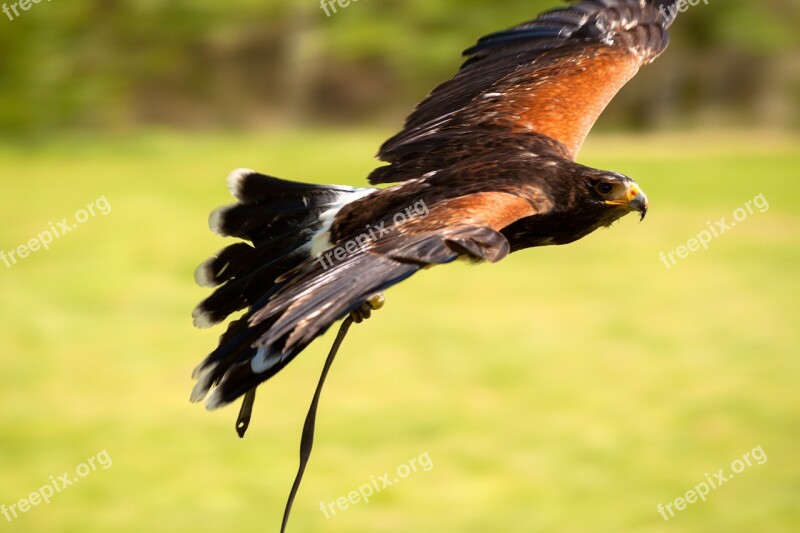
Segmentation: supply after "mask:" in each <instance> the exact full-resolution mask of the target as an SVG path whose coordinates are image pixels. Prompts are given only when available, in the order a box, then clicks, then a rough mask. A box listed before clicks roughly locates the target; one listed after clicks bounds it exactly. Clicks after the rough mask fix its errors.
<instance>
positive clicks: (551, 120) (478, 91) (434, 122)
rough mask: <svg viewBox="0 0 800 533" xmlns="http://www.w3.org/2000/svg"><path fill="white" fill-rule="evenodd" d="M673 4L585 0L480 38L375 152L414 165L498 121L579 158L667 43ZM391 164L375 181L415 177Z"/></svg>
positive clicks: (664, 0)
mask: <svg viewBox="0 0 800 533" xmlns="http://www.w3.org/2000/svg"><path fill="white" fill-rule="evenodd" d="M677 3H678V0H585V1H582V2H578V3H574V4H573V5H570V6H569V7H565V8H562V9H556V10H554V11H550V12H548V13H545V14H543V15H541V16H539V18H537V19H535V20H533V21H530V22H527V23H524V24H521V25H519V26H516V27H514V28H511V29H508V30H505V31H501V32H499V33H494V34H492V35H488V36H486V37H484V38H482V39H481V40H480V41H478V43H477V44H476V45H475V46H473V47H472V48H470V49H468V50H467V51H466V52H464V54H465V55H466V56H469V58H468V60H467V61H466V62H465V63H464V65H463V66H462V67H461V69H460V70H459V72H458V74H457V75H456V76H455V78H453V79H452V80H450V81H448V82H446V83H444V84H442V85H440V86H439V87H438V88H436V89H435V90H434V91H433V92H432V93H431V94H430V95H429V96H428V98H427V99H425V100H424V101H423V102H422V103H420V104H419V105H418V106H417V108H416V109H415V111H414V112H413V113H412V114H411V116H410V117H409V118H408V119H407V121H406V124H405V128H404V129H403V131H401V132H400V133H398V134H397V135H396V136H394V137H392V138H391V139H389V140H388V141H387V142H386V143H385V144H384V145H383V146H382V147H381V150H380V152H379V154H378V155H379V157H380V158H381V159H382V160H384V161H387V162H389V163H392V164H393V166H394V165H397V166H402V167H403V169H404V170H408V169H409V168H408V167H409V162H410V161H412V160H413V159H414V158H419V157H420V156H425V157H427V158H428V159H431V157H432V153H435V152H437V151H438V150H440V149H441V150H442V151H445V150H447V149H448V144H450V143H452V141H453V137H454V135H459V133H460V134H464V133H466V132H471V133H472V134H473V135H475V134H478V132H480V131H482V130H483V131H485V132H486V133H487V134H489V135H490V134H491V133H490V130H492V129H494V130H497V129H500V130H503V131H506V132H509V131H511V132H514V133H523V132H524V133H536V134H539V135H542V136H545V137H548V138H549V139H551V140H552V141H554V144H555V145H556V146H558V147H559V148H560V150H561V152H562V153H563V155H564V157H566V158H569V159H573V160H574V159H575V157H576V156H577V154H578V152H579V151H580V148H581V146H582V144H583V141H584V140H585V138H586V136H587V135H588V133H589V130H590V129H591V128H592V126H593V125H594V123H595V121H596V120H597V118H598V117H599V116H600V114H601V113H602V111H603V110H604V109H605V107H606V106H607V105H608V103H609V102H610V101H611V99H612V98H613V97H614V95H615V94H616V93H617V92H618V91H619V90H620V89H621V88H622V86H623V85H625V83H627V82H628V80H630V79H631V78H632V77H633V76H634V75H635V74H636V72H637V71H638V70H639V68H640V67H641V66H642V65H645V64H647V63H650V62H652V61H653V60H654V59H655V58H656V57H658V56H659V55H660V54H661V53H662V52H663V51H664V50H665V49H666V47H667V44H668V36H667V28H668V27H669V26H670V24H671V23H672V20H673V18H674V13H675V11H676V9H675V4H677ZM443 155H444V154H443ZM390 168H391V167H383V168H382V169H378V170H377V171H376V172H375V173H373V175H372V176H370V181H371V182H372V183H387V182H392V181H398V178H399V179H400V180H403V179H408V178H409V177H411V176H412V175H413V173H411V172H402V173H401V175H400V176H398V175H396V174H395V173H394V172H391V171H389V172H387V170H388V169H390ZM417 170H419V171H431V170H433V169H425V168H419V169H417Z"/></svg>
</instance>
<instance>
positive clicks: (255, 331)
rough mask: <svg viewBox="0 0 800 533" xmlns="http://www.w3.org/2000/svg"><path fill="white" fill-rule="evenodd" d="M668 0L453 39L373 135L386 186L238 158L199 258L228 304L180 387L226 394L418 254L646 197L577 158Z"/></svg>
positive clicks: (484, 241) (654, 48)
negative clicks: (384, 136) (449, 75)
mask: <svg viewBox="0 0 800 533" xmlns="http://www.w3.org/2000/svg"><path fill="white" fill-rule="evenodd" d="M677 4H679V1H678V0H650V1H648V0H585V1H580V2H573V3H571V4H570V5H569V6H568V7H563V8H560V9H555V10H552V11H549V12H547V13H544V14H542V15H541V16H539V17H538V18H537V19H535V20H532V21H529V22H526V23H524V24H521V25H518V26H515V27H513V28H510V29H508V30H505V31H501V32H498V33H493V34H491V35H488V36H486V37H484V38H482V39H480V40H479V41H478V42H477V44H475V45H474V46H473V47H471V48H469V49H468V50H466V51H465V52H464V55H465V56H466V57H467V59H466V62H465V63H464V64H463V65H462V66H461V68H460V70H459V71H458V73H457V74H456V76H455V77H454V78H453V79H452V80H450V81H447V82H445V83H443V84H442V85H440V86H439V87H437V88H436V89H434V90H433V92H431V93H430V95H429V96H428V97H427V98H426V99H425V100H424V101H423V102H421V103H420V104H419V105H418V106H417V108H416V109H415V110H414V112H413V113H412V114H411V115H410V116H409V117H408V119H407V120H406V123H405V127H404V128H403V130H402V131H401V132H400V133H398V134H397V135H395V136H394V137H392V138H391V139H389V140H388V141H386V143H385V144H384V145H383V146H382V147H381V149H380V152H379V154H378V155H379V157H380V159H381V160H383V161H384V162H386V163H388V164H387V165H385V166H381V167H379V168H377V169H376V170H374V171H373V172H372V173H371V174H370V176H369V182H370V184H372V185H381V184H393V185H390V186H388V187H385V188H351V187H344V186H321V185H310V184H304V183H296V182H292V181H285V180H281V179H278V178H275V177H271V176H266V175H263V174H259V173H258V172H255V171H252V170H237V171H235V172H233V173H232V174H231V175H230V177H229V178H228V186H229V188H230V191H231V193H232V194H233V196H234V197H235V198H236V200H237V203H235V204H233V205H230V206H226V207H222V208H220V209H217V210H216V211H214V212H213V213H212V214H211V216H210V226H211V229H212V230H213V231H215V232H217V233H219V234H221V235H223V236H231V237H237V238H239V239H242V240H243V241H246V242H237V243H236V244H231V245H230V246H228V247H226V248H224V249H223V250H221V251H220V252H219V253H218V254H217V255H216V256H214V257H212V258H211V259H209V260H207V261H206V262H204V263H203V264H202V265H200V267H199V268H198V269H197V272H196V274H195V278H196V281H197V283H199V284H200V285H202V286H208V287H215V288H216V290H215V291H214V292H213V294H211V295H210V296H209V297H208V298H206V299H205V300H203V301H202V302H201V303H200V304H199V305H198V306H197V308H196V309H195V310H194V313H193V316H194V323H195V325H196V326H198V327H209V326H212V325H214V324H217V323H220V322H223V321H224V320H226V318H227V317H228V316H229V315H231V314H232V313H235V312H237V311H240V310H244V309H246V313H245V314H244V315H243V316H241V318H238V319H236V320H233V321H232V322H231V323H230V324H229V326H228V328H227V331H226V332H225V333H224V334H223V335H222V337H221V338H220V342H219V346H218V347H217V348H216V349H215V350H214V351H213V352H212V353H211V354H210V355H208V357H206V359H205V360H204V361H203V362H202V363H200V365H199V366H198V367H197V368H196V369H195V372H194V378H195V379H196V380H197V383H196V386H195V388H194V390H193V391H192V394H191V399H192V401H194V402H198V401H201V400H203V399H204V398H205V399H206V406H207V407H208V408H209V409H216V408H218V407H221V406H223V405H226V404H228V403H230V402H232V401H234V400H236V399H237V398H239V397H240V396H242V395H246V394H252V391H254V390H255V388H256V387H257V386H258V385H259V384H260V383H262V382H263V381H266V380H268V379H269V378H271V377H272V376H274V375H275V374H277V373H278V372H280V371H281V369H283V368H284V367H285V366H286V365H287V364H289V363H290V362H291V361H292V359H294V358H295V357H296V356H297V354H299V353H300V352H301V351H303V349H305V348H306V346H308V344H309V343H310V342H311V341H313V340H314V339H315V338H316V337H318V336H320V335H322V334H323V333H324V332H325V331H326V330H327V329H328V328H329V327H330V326H331V325H332V324H334V323H335V322H337V321H338V320H340V319H343V318H345V317H348V315H351V314H352V313H354V312H355V313H358V312H359V310H364V309H365V303H368V302H373V303H374V297H375V295H377V294H379V293H381V291H383V290H384V289H386V288H388V287H390V286H392V285H394V284H396V283H399V282H400V281H403V280H404V279H406V278H408V277H409V276H411V275H412V274H414V273H416V272H418V271H419V270H422V269H425V268H428V267H431V266H434V265H440V264H444V263H450V262H452V261H455V260H456V259H466V260H469V261H475V262H482V261H488V262H490V263H494V262H496V261H499V260H501V259H503V258H504V257H505V256H507V255H508V254H509V253H511V252H516V251H518V250H522V249H524V248H531V247H534V246H545V245H557V244H567V243H571V242H573V241H576V240H578V239H580V238H582V237H584V236H586V235H588V234H589V233H591V232H593V231H594V230H596V229H598V228H601V227H606V226H609V225H611V224H612V223H613V222H614V221H616V220H617V219H619V218H621V217H623V216H625V215H626V214H628V213H630V212H633V211H635V212H637V213H639V214H640V215H641V217H642V218H644V216H645V214H646V213H647V208H648V201H647V197H646V196H645V194H644V192H643V191H642V189H641V187H639V185H638V184H637V183H636V182H635V181H633V180H632V179H631V178H629V177H627V176H623V175H621V174H618V173H615V172H610V171H606V170H598V169H594V168H589V167H586V166H583V165H580V164H579V163H577V162H575V159H576V157H577V155H578V152H579V151H580V148H581V145H582V144H583V142H584V139H585V138H586V136H587V134H588V133H589V130H590V129H591V127H592V125H593V124H594V122H595V121H596V120H597V118H598V117H599V116H600V114H601V112H602V111H603V109H604V108H605V107H606V105H608V103H609V102H610V101H611V99H612V98H613V97H614V95H615V94H616V93H617V91H619V90H620V89H621V88H622V86H623V85H625V83H627V82H628V80H630V79H631V78H632V77H633V76H634V75H635V74H636V72H637V71H638V70H639V67H641V66H643V65H646V64H648V63H650V62H652V61H653V60H655V58H656V57H658V56H659V55H660V54H661V53H662V52H663V51H664V50H665V48H666V47H667V43H668V36H667V28H668V27H669V26H670V24H671V23H672V21H673V19H674V16H675V13H676V8H677Z"/></svg>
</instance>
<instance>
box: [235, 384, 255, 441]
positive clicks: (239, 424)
mask: <svg viewBox="0 0 800 533" xmlns="http://www.w3.org/2000/svg"><path fill="white" fill-rule="evenodd" d="M255 401H256V389H255V387H253V388H252V389H250V390H249V391H247V394H245V395H244V401H242V408H241V409H239V416H238V417H237V418H236V433H238V434H239V438H240V439H243V438H244V434H245V433H246V432H247V428H248V427H249V426H250V417H251V416H252V415H253V402H255Z"/></svg>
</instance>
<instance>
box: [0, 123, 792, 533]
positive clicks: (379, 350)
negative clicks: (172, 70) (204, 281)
mask: <svg viewBox="0 0 800 533" xmlns="http://www.w3.org/2000/svg"><path fill="white" fill-rule="evenodd" d="M384 133H386V132H373V133H342V132H314V133H303V132H294V133H285V134H283V135H274V136H263V135H262V136H251V137H247V136H237V137H226V136H222V135H209V136H204V135H199V134H198V135H196V136H194V137H186V136H176V135H167V134H154V135H149V136H142V137H137V138H134V139H113V138H112V139H105V140H100V139H97V138H86V139H73V140H70V141H63V142H58V143H55V144H53V145H49V146H46V147H41V148H26V149H22V148H14V149H12V148H9V147H8V146H6V147H5V148H0V168H2V177H1V178H0V180H2V191H3V193H2V195H0V213H2V214H1V215H0V217H1V218H0V220H2V224H0V249H2V250H4V251H6V252H8V251H9V250H12V249H14V248H16V247H17V246H19V245H22V244H25V243H26V242H28V241H29V239H31V238H34V237H36V235H38V234H39V233H40V232H42V231H43V230H46V229H47V228H48V227H49V224H50V223H51V222H52V223H53V224H54V225H55V226H57V224H58V221H60V220H61V219H62V218H64V217H68V218H72V217H73V216H74V214H75V213H76V212H77V211H78V210H79V209H81V208H84V207H85V206H86V205H87V204H89V203H91V202H93V201H95V200H96V199H98V198H100V197H105V199H106V200H107V201H108V204H109V205H110V206H111V212H110V213H109V214H108V215H101V214H98V215H97V216H95V217H90V218H89V219H88V220H87V221H86V222H85V223H83V224H80V225H78V227H77V228H75V229H74V230H73V231H71V232H70V233H68V234H66V235H64V236H63V237H61V238H59V239H57V240H55V241H54V242H53V243H52V244H50V249H49V251H44V250H39V251H36V252H34V253H32V254H31V255H30V256H28V257H26V258H20V259H19V261H18V264H16V265H13V264H12V265H11V267H10V268H9V267H7V266H6V265H5V264H3V263H1V262H0V291H1V292H0V295H2V305H0V324H2V325H1V326H0V328H2V330H0V333H2V334H1V335H0V338H2V343H3V347H2V353H3V355H2V358H0V391H2V392H1V393H0V412H1V413H2V425H3V429H2V433H1V434H0V504H5V505H6V506H9V505H18V502H19V500H20V499H22V498H28V497H29V495H30V493H31V492H33V491H36V490H37V489H38V488H39V487H41V486H43V485H46V484H48V483H50V482H51V476H53V478H58V477H59V476H61V475H62V474H63V473H65V472H68V473H70V477H75V471H76V467H78V465H80V464H81V463H84V462H85V461H87V460H88V459H89V458H90V457H93V456H95V455H96V454H97V453H98V452H101V451H102V450H106V451H107V454H108V456H109V457H110V459H111V460H113V463H112V464H111V466H110V467H109V468H107V469H105V468H98V469H97V470H96V471H94V472H90V473H89V474H88V475H86V477H84V478H81V479H80V480H79V481H78V482H77V483H74V484H73V485H72V486H69V487H66V488H64V489H63V491H61V492H59V493H57V494H55V495H54V496H53V497H52V499H51V501H50V503H49V504H44V503H40V504H39V505H38V506H35V507H32V508H31V509H30V510H28V511H27V512H25V513H23V514H19V511H18V514H19V516H18V517H17V518H16V519H13V516H12V520H11V521H8V520H7V519H6V518H5V517H4V516H2V515H0V531H25V532H30V531H47V532H50V531H59V532H62V531H63V532H94V531H115V532H139V531H151V532H162V531H163V532H173V531H184V530H186V531H194V532H213V531H220V530H231V531H243V532H250V531H252V532H255V531H277V529H278V525H279V522H280V517H281V513H282V511H283V505H284V501H285V497H286V494H287V491H288V489H289V487H290V485H291V481H292V478H293V476H294V472H295V469H296V463H297V455H298V453H297V447H298V439H299V435H300V430H301V426H302V423H303V419H304V417H305V411H306V409H307V407H308V404H309V401H310V398H311V395H312V392H313V389H314V386H315V385H316V380H317V377H318V374H319V371H320V368H321V365H322V362H323V359H324V357H325V354H326V352H327V348H328V346H329V344H330V342H331V340H332V336H331V334H330V333H329V334H328V335H327V336H326V337H325V338H324V339H322V340H321V341H319V342H317V343H315V344H314V345H312V346H311V348H310V349H309V350H308V351H306V352H305V353H304V354H303V355H302V356H301V357H300V358H299V359H298V360H297V361H296V362H295V363H293V364H292V365H291V366H290V367H289V368H288V369H287V370H286V371H285V372H284V373H282V374H281V375H280V376H279V377H278V378H277V379H275V380H274V381H272V382H270V383H268V384H267V385H265V386H263V387H262V388H261V389H260V390H259V398H258V401H257V403H256V409H255V414H254V419H253V424H252V426H251V429H250V432H249V434H248V435H247V438H246V439H244V440H243V441H242V440H239V439H238V438H237V436H236V435H235V432H234V428H233V425H234V419H235V417H236V412H237V409H236V408H235V407H232V408H228V409H225V410H222V411H218V412H214V413H208V412H206V411H205V410H204V409H203V408H202V407H201V406H198V405H191V404H190V403H189V402H188V398H189V391H190V389H191V387H192V381H191V379H190V372H191V369H192V368H193V367H194V366H195V365H196V364H197V362H199V360H200V359H201V358H202V357H203V356H204V355H205V354H206V353H207V352H208V351H210V350H211V349H212V348H213V346H214V344H215V342H216V338H217V336H218V335H219V334H220V333H221V330H220V328H216V329H214V330H208V331H198V330H195V329H193V327H192V324H191V316H190V313H191V310H192V308H193V307H194V305H195V304H196V303H197V301H199V300H200V299H201V298H203V297H204V295H206V294H207V291H206V290H205V289H201V288H198V287H196V286H195V285H194V282H193V276H192V274H193V271H194V268H195V266H196V265H197V264H198V263H199V262H201V261H202V260H204V259H205V258H206V257H208V256H209V255H211V254H212V253H213V252H215V251H216V250H217V249H218V248H221V247H222V246H223V245H224V244H225V243H226V242H225V241H224V240H223V239H221V238H219V237H217V236H214V235H212V234H211V233H210V232H209V231H208V228H207V223H206V220H207V215H208V213H209V212H210V211H211V209H212V208H214V207H216V206H218V205H220V204H223V203H229V202H230V201H231V198H230V197H229V195H228V191H227V189H226V187H225V181H224V180H225V176H226V175H227V174H228V172H229V171H230V170H232V169H234V168H237V167H251V168H256V169H259V170H262V171H265V172H268V173H272V174H274V175H277V176H280V177H285V178H291V179H297V180H306V181H318V182H329V183H330V182H334V183H348V184H362V183H363V177H364V176H365V175H366V173H367V172H368V171H369V170H370V169H371V168H372V167H373V166H374V161H373V160H372V159H371V155H372V154H373V153H374V151H375V149H376V148H377V146H378V144H379V143H380V141H381V140H382V138H383V137H385V135H384ZM581 162H583V163H586V164H590V165H594V166H600V167H603V168H609V169H614V170H617V171H620V172H623V173H625V174H628V175H630V176H632V177H634V178H636V179H637V180H638V181H639V183H640V184H641V185H642V186H643V188H644V189H645V191H646V192H647V193H648V195H649V197H650V201H651V204H652V207H651V212H650V215H649V216H648V218H647V220H646V221H645V222H644V223H641V224H640V223H638V221H637V220H636V219H635V218H634V217H633V216H631V217H628V218H626V219H624V220H623V221H622V222H621V223H619V224H617V225H616V226H615V227H613V228H611V229H610V230H604V231H599V232H597V233H595V234H593V235H591V236H589V237H588V238H586V239H584V240H583V241H581V242H579V243H577V244H574V245H570V246H566V247H551V248H542V249H535V250H527V251H524V252H521V253H519V254H515V255H514V256H511V257H509V258H507V259H506V260H504V261H502V262H500V263H498V264H496V265H491V266H480V267H472V266H462V265H451V266H448V267H443V268H439V269H434V270H432V271H429V272H425V273H423V274H421V275H418V276H415V277H414V278H412V279H411V280H409V281H408V282H406V283H403V284H402V285H400V286H398V287H395V288H393V289H392V290H390V291H389V292H388V294H387V298H388V302H387V306H386V307H385V308H384V309H383V310H381V311H380V312H378V313H377V314H376V315H375V317H374V318H373V319H371V320H369V321H368V322H367V323H366V324H364V325H359V326H356V327H354V329H353V331H352V333H351V336H350V337H349V338H348V339H347V341H346V343H345V345H344V348H343V350H342V352H341V353H340V356H339V359H338V360H337V362H336V364H335V365H334V367H333V370H332V373H331V375H330V377H329V380H328V384H327V386H326V390H325V392H324V395H323V400H322V407H321V410H320V414H319V420H318V428H317V440H316V448H315V452H314V456H313V457H312V459H311V463H310V465H309V470H308V471H307V473H306V478H305V481H304V484H303V486H302V488H301V490H300V493H299V496H298V499H297V501H296V502H295V506H294V511H293V516H292V521H291V523H290V531H295V532H323V531H324V532H347V533H360V532H364V533H374V532H385V533H392V532H398V533H399V532H403V533H405V532H408V531H425V532H459V533H471V532H495V531H509V532H530V531H669V530H672V531H681V532H684V531H686V532H709V531H719V532H732V531H734V532H735V531H741V532H751V531H769V532H774V531H787V532H788V531H797V530H798V528H800V505H799V504H800V461H798V458H799V457H800V423H799V421H800V388H799V387H798V383H799V380H798V378H799V377H800V348H798V347H799V346H800V332H799V331H798V319H799V318H800V313H798V296H800V280H799V279H798V264H799V263H800V212H798V209H797V206H798V205H800V140H796V139H795V140H793V139H788V138H784V137H780V136H768V137H764V136H762V137H755V136H754V137H752V138H749V139H748V138H741V137H737V136H736V135H733V134H725V135H723V134H719V133H705V134H700V133H698V134H692V135H688V136H680V135H670V136H662V137H637V136H625V137H603V136H600V137H592V138H590V141H589V143H588V144H587V146H586V148H585V150H584V152H583V154H582V157H581ZM759 194H763V195H764V196H763V197H764V198H765V199H766V200H767V201H768V202H769V209H768V210H766V211H765V212H763V213H761V212H759V211H755V212H754V213H753V214H752V215H750V216H748V217H747V218H746V219H745V220H743V221H741V222H739V223H737V225H736V227H735V228H732V229H731V230H729V231H728V232H726V233H725V234H724V235H721V236H720V237H719V238H716V239H714V240H713V241H712V242H711V244H710V246H709V249H708V250H702V249H701V250H699V251H697V252H694V253H692V254H690V255H689V257H687V258H685V259H683V260H680V261H679V262H678V264H677V265H675V266H673V267H672V268H670V269H667V268H666V267H665V266H664V264H663V263H662V262H661V261H660V260H659V253H660V252H662V251H663V252H670V251H672V250H675V249H676V248H677V247H678V246H680V245H685V244H686V243H687V241H688V240H689V239H691V238H692V237H694V236H695V235H697V234H698V233H699V232H701V231H703V230H704V229H706V228H707V221H715V220H718V219H720V218H721V217H726V218H727V219H728V220H731V219H732V217H733V213H734V211H735V210H736V209H737V208H740V207H744V206H745V204H746V202H747V201H749V200H752V199H753V198H755V197H756V196H757V195H759ZM759 446H760V447H761V449H762V450H763V452H764V454H765V456H766V458H767V460H766V461H763V464H757V463H753V465H752V466H751V467H747V468H744V470H743V471H742V472H741V473H739V474H736V475H735V476H734V477H733V478H732V479H730V480H729V481H727V482H726V483H725V484H724V485H722V486H720V487H719V488H718V489H717V490H712V491H711V492H710V493H709V494H708V496H707V497H706V498H707V501H705V502H701V501H698V502H696V503H692V504H689V505H688V506H687V507H686V508H685V510H682V511H679V512H676V513H675V516H674V517H672V518H670V520H669V521H668V522H665V521H664V519H663V518H662V517H661V515H660V514H659V513H658V511H657V505H658V504H659V503H661V504H664V505H666V504H668V503H670V502H673V500H675V499H676V498H679V497H682V496H683V495H685V493H686V492H687V491H689V490H691V489H692V488H693V487H694V486H696V485H698V484H699V483H701V482H704V480H705V479H706V475H709V476H711V477H713V474H714V473H715V472H717V471H718V470H719V469H724V471H725V472H726V475H729V474H730V472H731V469H732V468H734V467H735V465H734V464H732V463H733V462H734V461H735V460H736V459H739V458H741V457H742V455H743V454H745V453H747V452H749V451H751V450H753V449H754V448H757V447H759ZM426 453H427V454H428V455H427V456H428V457H429V458H430V460H431V462H432V464H433V467H432V468H430V469H429V471H422V470H420V471H419V472H417V473H413V474H411V475H409V476H408V477H407V478H406V479H401V480H399V481H398V483H397V484H396V485H394V486H392V487H390V488H386V489H384V490H382V491H381V492H379V493H377V494H375V495H374V496H373V498H372V499H371V501H370V502H369V503H364V502H360V503H358V504H355V505H352V506H351V507H350V508H349V509H347V510H337V514H336V515H335V516H332V517H330V518H326V517H325V516H324V514H323V513H322V512H321V510H320V502H322V501H325V502H333V501H335V500H337V499H338V498H340V497H347V495H348V493H349V492H351V491H353V490H355V489H358V488H359V486H361V485H364V484H366V483H370V481H371V476H374V478H375V479H378V478H380V477H381V476H382V475H383V474H384V472H389V473H390V478H391V477H396V476H395V472H396V471H397V469H398V467H400V466H401V465H404V464H408V462H409V461H410V460H411V459H412V458H418V457H419V456H421V455H423V454H426Z"/></svg>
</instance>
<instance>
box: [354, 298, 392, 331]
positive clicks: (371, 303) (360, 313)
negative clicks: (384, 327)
mask: <svg viewBox="0 0 800 533" xmlns="http://www.w3.org/2000/svg"><path fill="white" fill-rule="evenodd" d="M385 302H386V298H385V297H384V296H383V293H381V292H379V293H377V294H373V295H372V296H370V297H369V298H367V300H366V301H365V302H364V303H363V304H361V305H360V306H358V308H356V309H355V310H354V311H353V312H352V313H350V316H352V317H353V322H355V323H356V324H360V323H361V322H363V321H365V320H366V319H368V318H369V317H370V316H372V311H375V310H378V309H380V308H381V307H383V304H384V303H385Z"/></svg>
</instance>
